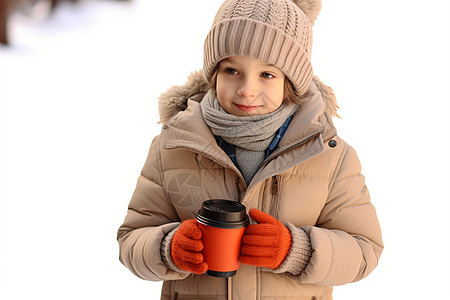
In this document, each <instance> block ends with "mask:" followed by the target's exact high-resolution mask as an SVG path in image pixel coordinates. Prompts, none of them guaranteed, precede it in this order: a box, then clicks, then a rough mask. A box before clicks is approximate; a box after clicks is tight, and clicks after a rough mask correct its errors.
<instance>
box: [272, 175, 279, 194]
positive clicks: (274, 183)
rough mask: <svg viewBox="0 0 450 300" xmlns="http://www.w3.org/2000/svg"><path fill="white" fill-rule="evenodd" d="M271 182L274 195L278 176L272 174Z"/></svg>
mask: <svg viewBox="0 0 450 300" xmlns="http://www.w3.org/2000/svg"><path fill="white" fill-rule="evenodd" d="M272 179H273V182H272V195H273V196H275V195H276V194H278V178H277V176H276V175H275V176H273V177H272Z"/></svg>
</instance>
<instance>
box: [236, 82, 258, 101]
mask: <svg viewBox="0 0 450 300" xmlns="http://www.w3.org/2000/svg"><path fill="white" fill-rule="evenodd" d="M236 93H237V95H238V96H240V97H243V98H254V97H256V95H257V94H258V90H257V87H256V83H255V82H254V81H253V80H251V79H244V80H242V83H241V85H240V86H239V88H238V89H237V91H236Z"/></svg>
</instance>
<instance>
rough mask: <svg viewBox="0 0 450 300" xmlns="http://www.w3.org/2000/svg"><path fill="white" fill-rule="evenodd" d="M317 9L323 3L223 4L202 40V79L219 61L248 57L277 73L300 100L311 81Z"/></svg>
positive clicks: (234, 0) (242, 0)
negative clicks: (267, 64)
mask: <svg viewBox="0 0 450 300" xmlns="http://www.w3.org/2000/svg"><path fill="white" fill-rule="evenodd" d="M321 7H322V3H321V0H295V1H294V0H258V1H256V0H226V1H225V2H224V3H223V4H222V6H221V7H220V8H219V10H218V12H217V14H216V17H215V18H214V22H213V25H212V28H211V30H210V32H209V33H208V36H207V37H206V40H205V45H204V59H203V70H204V73H205V76H206V79H207V80H208V81H210V80H211V78H212V77H213V74H214V71H215V69H216V66H217V64H218V63H219V62H220V61H221V60H222V59H224V58H227V57H230V56H248V57H251V58H254V59H258V60H261V61H264V62H267V63H269V64H271V65H274V66H275V67H277V68H279V69H280V70H281V71H282V72H283V73H284V74H285V75H286V77H287V78H288V79H289V80H290V82H291V83H292V85H293V87H294V89H295V92H296V93H297V95H299V96H300V95H302V94H304V93H305V92H306V91H307V89H308V86H309V83H310V82H311V80H312V77H313V71H312V66H311V61H310V59H311V49H312V24H313V22H314V21H315V19H316V18H317V16H318V14H319V12H320V9H321Z"/></svg>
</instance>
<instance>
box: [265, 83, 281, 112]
mask: <svg viewBox="0 0 450 300" xmlns="http://www.w3.org/2000/svg"><path fill="white" fill-rule="evenodd" d="M268 95H269V97H270V99H271V101H270V103H271V108H272V109H273V110H275V109H277V108H278V107H280V105H281V103H283V100H284V89H283V86H281V87H280V86H279V85H277V86H274V87H273V88H272V89H270V92H269V93H268Z"/></svg>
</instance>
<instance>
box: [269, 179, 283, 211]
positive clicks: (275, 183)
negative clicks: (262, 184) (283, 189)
mask: <svg viewBox="0 0 450 300" xmlns="http://www.w3.org/2000/svg"><path fill="white" fill-rule="evenodd" d="M279 181H280V179H279V176H278V175H275V176H272V201H271V203H270V211H269V214H270V215H271V216H273V217H274V218H278V203H279V200H280V199H279V193H280V182H279Z"/></svg>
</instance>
